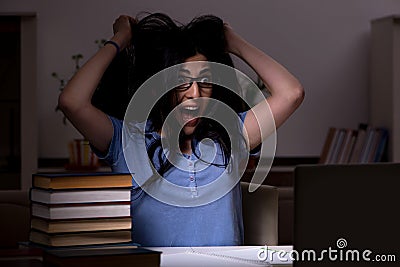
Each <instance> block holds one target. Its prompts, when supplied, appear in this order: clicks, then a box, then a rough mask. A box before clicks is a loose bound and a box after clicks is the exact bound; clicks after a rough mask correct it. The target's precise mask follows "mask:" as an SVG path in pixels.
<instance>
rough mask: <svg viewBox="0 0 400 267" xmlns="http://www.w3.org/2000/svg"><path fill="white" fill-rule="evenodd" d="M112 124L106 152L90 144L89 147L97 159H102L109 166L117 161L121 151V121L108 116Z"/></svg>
mask: <svg viewBox="0 0 400 267" xmlns="http://www.w3.org/2000/svg"><path fill="white" fill-rule="evenodd" d="M109 119H110V120H111V122H112V125H113V136H112V139H111V142H110V145H109V147H108V149H107V152H106V153H101V152H100V151H99V150H97V149H96V148H95V147H93V146H92V145H91V149H92V150H93V152H94V153H95V154H96V156H97V157H98V158H99V159H102V160H104V161H105V162H107V164H109V165H110V166H111V167H112V166H114V165H115V164H116V162H118V160H119V157H120V156H121V152H122V121H121V120H119V119H117V118H114V117H112V116H109Z"/></svg>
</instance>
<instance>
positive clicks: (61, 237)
mask: <svg viewBox="0 0 400 267" xmlns="http://www.w3.org/2000/svg"><path fill="white" fill-rule="evenodd" d="M29 241H31V242H34V243H37V244H41V245H44V246H50V247H68V246H85V245H99V244H113V243H126V242H131V241H132V239H131V231H130V230H125V231H120V230H119V231H91V232H79V233H61V234H48V233H44V232H40V231H36V230H31V231H30V234H29Z"/></svg>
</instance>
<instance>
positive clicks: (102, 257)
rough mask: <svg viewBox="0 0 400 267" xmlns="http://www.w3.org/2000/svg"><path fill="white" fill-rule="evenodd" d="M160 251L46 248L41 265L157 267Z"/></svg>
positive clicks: (57, 266)
mask: <svg viewBox="0 0 400 267" xmlns="http://www.w3.org/2000/svg"><path fill="white" fill-rule="evenodd" d="M160 255H161V252H158V251H153V250H149V249H145V248H140V247H139V248H120V249H108V248H105V249H96V250H92V249H60V250H46V251H44V253H43V265H44V266H46V267H66V266H68V267H69V266H86V267H109V266H114V267H122V266H132V267H135V266H138V267H139V266H140V267H156V266H157V267H158V266H160V262H161V258H160Z"/></svg>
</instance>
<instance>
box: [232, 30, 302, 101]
mask: <svg viewBox="0 0 400 267" xmlns="http://www.w3.org/2000/svg"><path fill="white" fill-rule="evenodd" d="M229 38H230V39H229V41H230V47H229V49H230V52H231V53H233V54H235V55H236V56H238V57H239V58H241V59H242V60H243V61H245V62H246V63H247V64H248V65H249V66H250V67H251V68H253V70H254V71H255V72H256V73H257V74H258V75H259V76H260V78H261V79H262V81H263V83H264V84H265V86H266V87H267V88H268V90H269V91H270V93H271V95H276V94H278V95H282V96H283V95H284V96H290V95H291V94H292V93H296V92H295V91H296V90H299V89H300V88H301V84H300V82H299V81H298V80H297V79H296V78H295V77H294V76H293V75H292V74H291V73H290V72H289V71H288V70H287V69H286V68H285V67H283V66H282V65H281V64H279V63H278V62H276V61H275V60H274V59H273V58H271V57H270V56H268V55H267V54H265V53H264V52H263V51H261V50H260V49H258V48H257V47H255V46H254V45H252V44H250V43H248V42H247V41H246V40H244V39H243V38H242V37H240V36H239V35H237V34H236V33H234V32H231V33H230V37H229Z"/></svg>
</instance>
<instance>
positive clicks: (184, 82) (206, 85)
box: [175, 77, 212, 91]
mask: <svg viewBox="0 0 400 267" xmlns="http://www.w3.org/2000/svg"><path fill="white" fill-rule="evenodd" d="M210 80H211V79H210V78H208V77H203V78H191V77H179V78H178V82H179V83H181V84H180V85H178V86H177V87H175V89H176V90H178V91H186V90H188V89H189V88H190V87H191V86H192V85H193V83H194V82H196V84H197V86H198V87H199V88H200V89H206V90H209V89H212V83H211V82H210Z"/></svg>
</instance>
